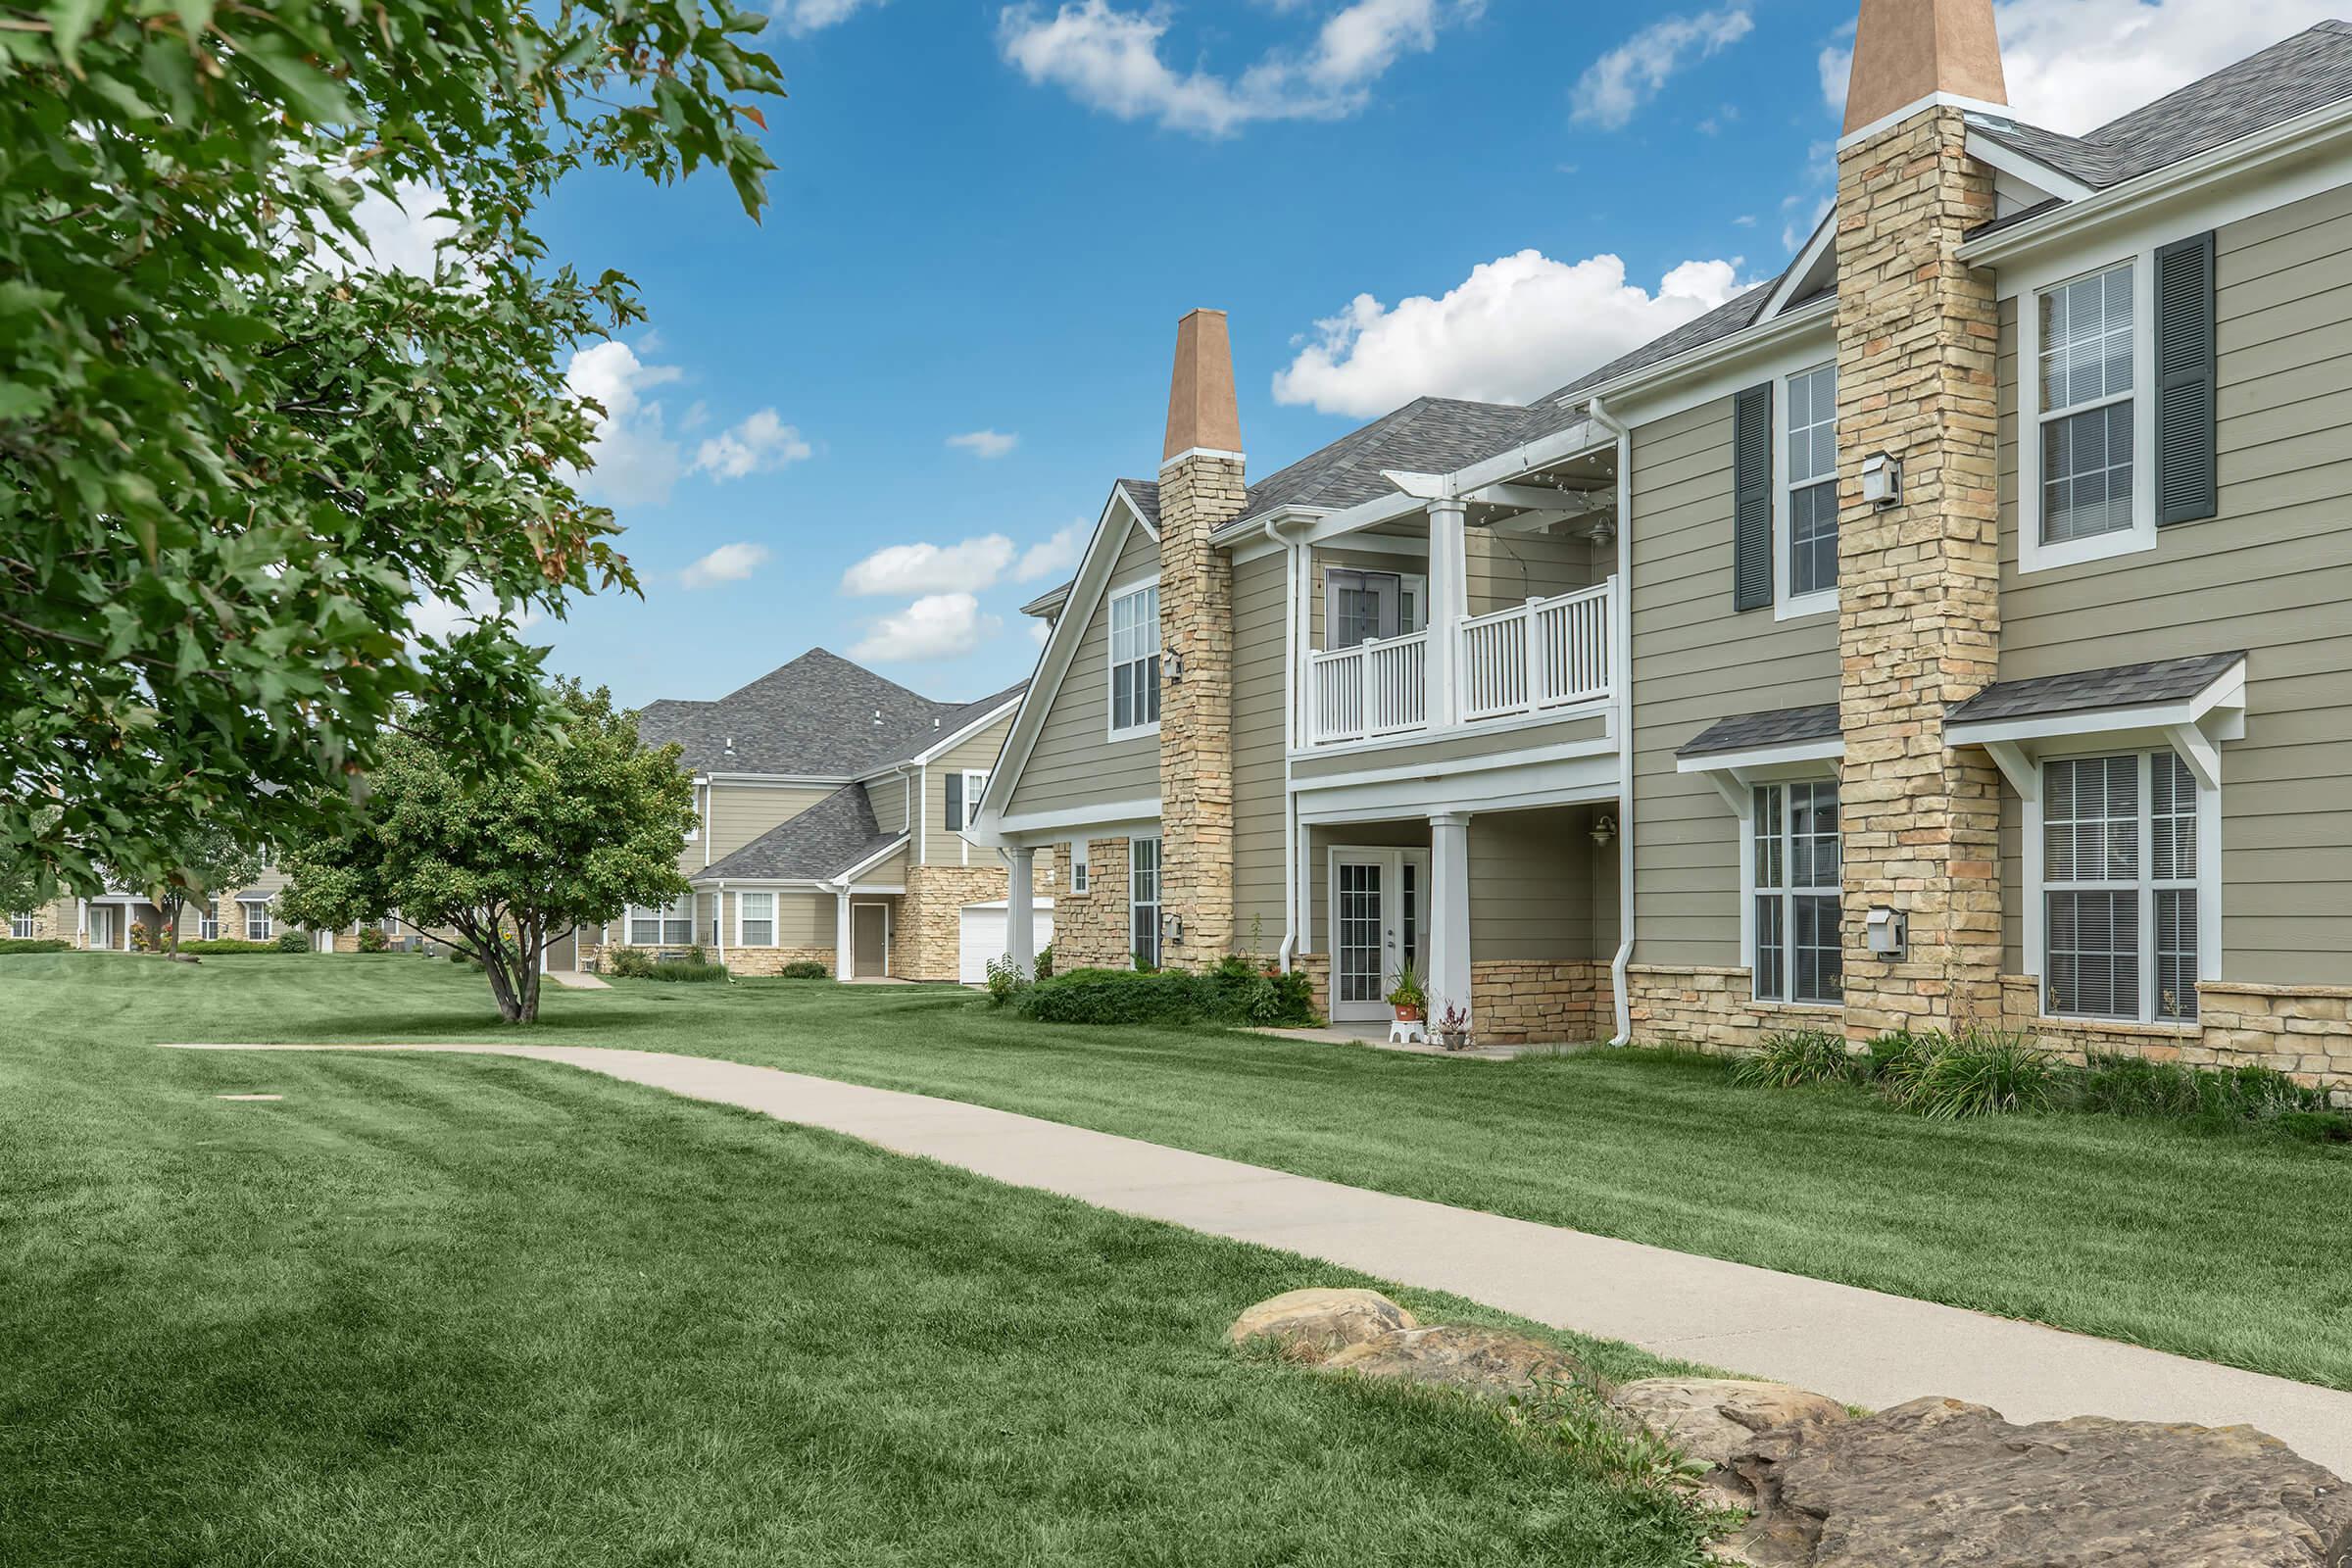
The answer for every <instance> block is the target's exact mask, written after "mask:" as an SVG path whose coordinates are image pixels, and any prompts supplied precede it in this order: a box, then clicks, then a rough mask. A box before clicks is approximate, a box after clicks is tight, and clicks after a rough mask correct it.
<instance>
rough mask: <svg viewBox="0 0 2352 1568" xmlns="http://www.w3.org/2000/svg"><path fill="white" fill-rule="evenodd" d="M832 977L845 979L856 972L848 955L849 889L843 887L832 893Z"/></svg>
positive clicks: (854, 964) (855, 964) (853, 962)
mask: <svg viewBox="0 0 2352 1568" xmlns="http://www.w3.org/2000/svg"><path fill="white" fill-rule="evenodd" d="M833 911H834V924H833V978H834V979H836V980H847V979H848V978H850V976H851V975H853V974H856V973H857V972H858V965H857V963H856V962H855V961H854V960H853V959H852V958H851V956H850V890H849V889H848V888H843V889H842V890H841V891H840V892H839V893H836V894H834V895H833Z"/></svg>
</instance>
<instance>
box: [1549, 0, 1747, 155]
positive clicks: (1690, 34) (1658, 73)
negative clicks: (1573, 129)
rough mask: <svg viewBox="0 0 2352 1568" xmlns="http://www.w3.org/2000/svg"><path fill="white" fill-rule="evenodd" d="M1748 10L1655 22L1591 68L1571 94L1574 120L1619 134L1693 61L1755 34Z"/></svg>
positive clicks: (1728, 8)
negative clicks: (1618, 132)
mask: <svg viewBox="0 0 2352 1568" xmlns="http://www.w3.org/2000/svg"><path fill="white" fill-rule="evenodd" d="M1755 25H1756V23H1755V19H1754V18H1753V17H1751V16H1750V15H1749V14H1748V9H1747V7H1746V6H1745V5H1733V6H1725V7H1723V8H1722V9H1720V10H1716V11H1702V12H1700V13H1699V14H1698V15H1696V16H1691V17H1667V18H1665V19H1664V20H1663V21H1659V22H1653V23H1651V24H1650V25H1648V26H1646V27H1643V28H1642V30H1641V31H1640V32H1637V33H1635V34H1634V35H1633V36H1632V37H1631V38H1628V39H1626V41H1625V42H1623V43H1621V44H1619V45H1618V46H1617V47H1616V48H1614V49H1612V50H1610V51H1609V52H1608V53H1607V54H1605V55H1602V56H1601V57H1600V58H1599V59H1598V60H1595V61H1593V64H1591V65H1590V66H1587V67H1586V68H1585V73H1584V74H1583V75H1581V76H1579V77H1578V78H1577V79H1576V86H1575V87H1574V88H1573V89H1571V90H1570V93H1569V102H1570V104H1571V106H1572V107H1571V111H1570V112H1571V115H1572V117H1573V118H1574V119H1577V120H1581V121H1585V122H1588V123H1592V124H1595V125H1598V126H1600V127H1601V128H1602V129H1603V130H1616V129H1618V128H1619V127H1620V126H1623V125H1624V124H1626V123H1628V122H1630V121H1631V120H1632V119H1633V118H1634V114H1635V112H1636V111H1637V110H1639V109H1640V108H1641V107H1642V105H1643V104H1645V103H1647V102H1649V100H1650V99H1652V98H1654V97H1656V96H1657V95H1658V92H1659V89H1661V88H1663V87H1664V86H1665V85H1666V82H1667V80H1668V79H1669V78H1670V77H1672V76H1673V75H1674V73H1676V72H1678V71H1680V70H1682V69H1683V68H1684V67H1685V66H1687V65H1690V64H1691V62H1692V61H1696V60H1704V59H1706V58H1707V57H1708V56H1709V55H1712V54H1715V53H1717V52H1719V51H1721V50H1724V49H1728V48H1730V47H1731V46H1732V45H1733V44H1736V43H1738V42H1739V41H1740V39H1742V38H1744V37H1746V36H1747V35H1748V34H1749V33H1750V32H1752V31H1754V30H1755Z"/></svg>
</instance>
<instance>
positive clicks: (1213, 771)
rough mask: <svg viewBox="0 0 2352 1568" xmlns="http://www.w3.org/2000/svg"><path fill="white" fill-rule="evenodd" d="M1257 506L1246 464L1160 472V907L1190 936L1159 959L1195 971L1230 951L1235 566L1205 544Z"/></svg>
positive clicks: (1195, 463)
mask: <svg viewBox="0 0 2352 1568" xmlns="http://www.w3.org/2000/svg"><path fill="white" fill-rule="evenodd" d="M1248 496H1249V489H1248V482H1247V480H1246V478H1245V477H1244V472H1243V464H1242V460H1241V459H1240V458H1239V457H1226V456H1220V455H1214V454H1206V453H1194V454H1192V455H1191V456H1189V457H1184V458H1181V459H1180V460H1179V461H1177V462H1174V463H1171V464H1169V465H1168V466H1166V467H1165V468H1162V469H1161V470H1160V475H1159V641H1160V671H1161V683H1160V699H1159V812H1160V821H1161V824H1162V827H1163V837H1162V838H1161V841H1160V844H1161V850H1160V869H1159V880H1160V907H1161V909H1162V911H1163V912H1164V913H1165V914H1167V915H1169V916H1173V917H1174V918H1175V919H1176V920H1177V921H1178V922H1180V924H1181V926H1182V929H1183V932H1184V935H1183V938H1182V939H1181V940H1180V941H1174V942H1167V943H1163V944H1162V947H1161V954H1160V957H1161V960H1162V961H1163V962H1164V963H1166V964H1168V965H1170V966H1177V965H1181V966H1182V967H1184V968H1188V969H1203V968H1206V967H1208V966H1209V965H1210V964H1213V963H1215V962H1216V961H1217V960H1218V959H1219V958H1221V957H1223V956H1225V954H1226V953H1227V952H1228V951H1229V950H1230V949H1231V947H1232V945H1233V558H1232V557H1231V556H1229V555H1228V554H1226V553H1225V552H1224V551H1222V550H1217V549H1212V548H1211V547H1210V545H1209V542H1208V535H1209V531H1210V530H1211V529H1213V528H1215V527H1216V526H1217V524H1219V523H1221V522H1225V521H1227V520H1229V519H1231V518H1233V517H1236V516H1239V515H1241V512H1242V508H1243V506H1244V504H1245V503H1246V502H1247V500H1248ZM1178 669H1181V670H1182V671H1183V675H1182V678H1178V677H1177V676H1176V674H1175V673H1174V672H1175V671H1176V670H1178ZM1121 885H1122V886H1124V885H1125V884H1124V881H1123V880H1122V883H1121ZM1122 919H1123V916H1122ZM1055 929H1056V930H1058V929H1059V925H1058V924H1056V926H1055ZM1123 945H1124V939H1123V938H1122V946H1123Z"/></svg>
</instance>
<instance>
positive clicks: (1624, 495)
mask: <svg viewBox="0 0 2352 1568" xmlns="http://www.w3.org/2000/svg"><path fill="white" fill-rule="evenodd" d="M1585 412H1586V413H1588V414H1590V415H1592V416H1593V423H1594V424H1597V425H1599V426H1600V427H1601V428H1602V429H1603V430H1606V431H1608V432H1609V434H1611V435H1613V436H1615V437H1616V438H1617V592H1616V594H1615V596H1614V602H1613V603H1612V604H1611V605H1610V606H1609V610H1610V612H1611V615H1610V619H1611V622H1612V625H1611V628H1610V629H1611V633H1612V635H1611V639H1610V640H1611V642H1612V643H1614V645H1615V646H1614V647H1612V648H1611V649H1610V650H1609V658H1610V660H1611V662H1613V663H1614V664H1615V665H1616V668H1615V670H1614V671H1613V673H1614V674H1615V676H1616V681H1615V685H1616V689H1617V956H1615V957H1613V958H1611V959H1610V960H1609V989H1610V990H1611V991H1612V992H1613V993H1614V995H1615V1000H1616V1004H1617V1034H1616V1037H1615V1038H1614V1039H1612V1040H1610V1042H1609V1044H1610V1045H1612V1046H1630V1045H1632V1044H1633V1042H1634V1004H1633V998H1632V996H1631V995H1630V994H1629V993H1628V991H1627V988H1626V970H1627V968H1628V966H1629V965H1631V964H1632V962H1633V959H1634V432H1633V431H1632V430H1630V429H1628V428H1627V427H1626V426H1624V425H1622V424H1619V423H1618V422H1617V420H1616V418H1615V417H1612V416H1611V415H1610V413H1609V411H1608V410H1607V409H1606V408H1604V407H1603V406H1602V405H1601V401H1600V399H1598V398H1593V400H1591V401H1590V402H1588V403H1587V404H1586V405H1585Z"/></svg>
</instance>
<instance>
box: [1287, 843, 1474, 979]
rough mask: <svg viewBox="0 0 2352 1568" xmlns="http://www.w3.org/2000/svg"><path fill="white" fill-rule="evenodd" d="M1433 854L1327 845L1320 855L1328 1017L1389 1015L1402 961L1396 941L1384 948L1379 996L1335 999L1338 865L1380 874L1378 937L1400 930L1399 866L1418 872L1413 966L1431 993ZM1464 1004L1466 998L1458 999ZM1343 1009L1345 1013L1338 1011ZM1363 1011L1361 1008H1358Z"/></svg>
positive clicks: (1398, 848) (1401, 876)
mask: <svg viewBox="0 0 2352 1568" xmlns="http://www.w3.org/2000/svg"><path fill="white" fill-rule="evenodd" d="M1432 859H1433V852H1432V850H1430V849H1424V848H1422V847H1420V846H1418V845H1405V846H1398V845H1383V844H1332V845H1327V846H1325V848H1324V851H1323V901H1324V902H1323V912H1324V920H1325V923H1326V924H1327V925H1329V926H1330V928H1331V933H1332V942H1331V952H1330V954H1329V955H1328V956H1329V957H1330V959H1331V975H1330V984H1331V1018H1332V1021H1333V1022H1334V1023H1341V1022H1359V1023H1360V1022H1377V1021H1379V1020H1380V1019H1383V1018H1386V1017H1389V1016H1390V1015H1391V1009H1390V1007H1389V1004H1388V1001H1387V997H1388V994H1389V992H1390V991H1391V990H1393V989H1395V987H1396V984H1397V974H1398V973H1399V971H1400V970H1401V968H1402V965H1403V962H1404V943H1403V940H1402V939H1401V937H1397V938H1396V940H1395V941H1394V942H1393V943H1391V944H1388V945H1386V947H1385V951H1384V952H1383V953H1382V955H1381V976H1380V995H1379V996H1377V997H1375V998H1373V999H1372V1000H1371V1001H1370V1002H1356V1003H1343V1002H1342V1001H1341V1000H1340V943H1339V930H1340V864H1341V862H1342V861H1344V860H1346V861H1352V862H1354V863H1355V864H1358V865H1377V866H1379V867H1380V868H1381V870H1382V872H1383V873H1384V880H1383V881H1382V884H1381V895H1380V916H1381V925H1382V927H1383V933H1382V934H1383V936H1384V938H1385V937H1394V936H1395V934H1396V933H1397V932H1399V931H1401V929H1402V926H1403V922H1402V921H1401V920H1399V919H1398V918H1397V914H1398V912H1399V911H1400V910H1401V909H1402V908H1403V907H1404V906H1403V902H1402V901H1403V895H1404V867H1405V866H1406V865H1407V864H1408V863H1409V864H1411V865H1413V866H1414V867H1415V868H1416V869H1418V870H1419V871H1420V873H1421V875H1420V884H1419V886H1418V887H1417V888H1416V889H1415V892H1416V895H1417V897H1416V898H1415V900H1414V905H1413V928H1414V933H1415V936H1416V939H1417V940H1416V944H1415V946H1416V949H1417V951H1416V953H1415V955H1414V966H1415V968H1416V970H1417V971H1418V973H1419V974H1420V977H1421V986H1422V990H1423V991H1425V992H1431V1002H1432V1005H1435V1002H1436V996H1435V993H1434V992H1432V991H1431V984H1430V973H1429V938H1430V922H1431V919H1432V917H1433V913H1434V911H1433V909H1432V907H1431V905H1432V901H1431V898H1430V868H1431V862H1432ZM1463 1000H1464V1001H1465V1002H1467V1000H1468V999H1466V998H1465V999H1463ZM1343 1007H1345V1008H1347V1009H1348V1010H1347V1011H1345V1012H1343V1011H1342V1010H1341V1009H1342V1008H1343ZM1357 1009H1363V1010H1357Z"/></svg>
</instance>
